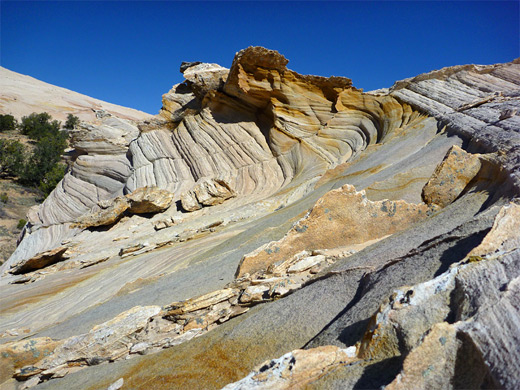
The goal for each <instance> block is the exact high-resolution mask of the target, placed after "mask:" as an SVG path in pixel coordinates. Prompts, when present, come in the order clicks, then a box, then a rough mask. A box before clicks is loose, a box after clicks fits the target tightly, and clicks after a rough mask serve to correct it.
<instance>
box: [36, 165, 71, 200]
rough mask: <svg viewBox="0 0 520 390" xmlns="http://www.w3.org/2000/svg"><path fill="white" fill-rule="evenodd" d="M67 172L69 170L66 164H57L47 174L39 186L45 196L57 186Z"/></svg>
mask: <svg viewBox="0 0 520 390" xmlns="http://www.w3.org/2000/svg"><path fill="white" fill-rule="evenodd" d="M65 172H67V166H66V165H65V164H56V165H54V166H53V167H52V168H51V170H50V171H49V172H47V173H46V174H45V176H44V177H43V179H42V180H41V181H40V185H39V186H38V188H39V189H40V191H41V192H43V193H44V195H45V197H47V196H49V194H50V193H51V192H52V190H53V189H54V188H56V186H57V185H58V183H59V182H60V180H61V179H63V176H65Z"/></svg>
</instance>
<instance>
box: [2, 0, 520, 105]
mask: <svg viewBox="0 0 520 390" xmlns="http://www.w3.org/2000/svg"><path fill="white" fill-rule="evenodd" d="M0 13H1V47H0V51H1V58H0V60H1V65H2V66H4V67H6V68H8V69H11V70H14V71H16V72H19V73H23V74H28V75H30V76H33V77H35V78H38V79H40V80H43V81H46V82H48V83H51V84H55V85H58V86H61V87H65V88H68V89H71V90H74V91H77V92H80V93H84V94H86V95H89V96H92V97H95V98H99V99H102V100H106V101H109V102H111V103H116V104H120V105H123V106H128V107H133V108H137V109H140V110H143V111H146V112H149V113H152V114H156V113H157V112H158V110H159V109H160V107H161V95H162V94H163V93H165V92H167V91H168V90H169V89H170V88H171V86H172V85H173V84H176V83H179V82H181V81H182V80H183V79H182V75H181V74H180V73H179V65H180V63H181V62H182V61H204V62H216V63H218V64H220V65H222V66H226V67H229V66H230V65H231V61H232V59H233V56H234V54H235V52H236V51H238V50H240V49H243V48H245V47H247V46H251V45H261V46H265V47H268V48H270V49H276V50H278V51H280V52H281V53H282V54H284V55H285V56H286V57H287V58H288V59H289V60H290V62H289V65H288V67H289V68H290V69H293V70H295V71H297V72H299V73H303V74H318V75H322V76H330V75H335V76H346V77H349V78H351V79H352V80H353V83H354V85H355V86H356V87H359V88H364V89H365V90H371V89H377V88H381V87H389V86H391V85H392V84H393V82H394V81H395V80H398V79H402V78H406V77H410V76H415V75H417V74H419V73H423V72H427V71H430V70H433V69H439V68H441V67H444V66H449V65H458V64H466V63H479V64H491V63H496V62H507V61H511V60H513V59H514V58H516V57H519V56H520V53H519V50H520V49H519V36H520V31H519V23H520V22H519V20H520V11H519V2H518V1H489V2H488V1H477V2H471V1H457V2H446V1H436V2H422V1H421V2H419V1H417V2H414V1H405V2H390V1H384V2H383V1H381V2H350V1H349V2H339V1H336V2H217V1H213V2H193V1H192V2H174V1H163V2H152V1H147V2H139V1H131V2H128V1H110V2H94V1H88V2H87V1H86V2H79V1H78V2H77V1H63V2H48V1H38V2H30V1H4V0H1V1H0Z"/></svg>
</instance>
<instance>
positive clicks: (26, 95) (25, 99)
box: [0, 67, 152, 121]
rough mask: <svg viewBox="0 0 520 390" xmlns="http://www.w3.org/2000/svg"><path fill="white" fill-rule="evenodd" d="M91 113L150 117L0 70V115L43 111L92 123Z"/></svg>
mask: <svg viewBox="0 0 520 390" xmlns="http://www.w3.org/2000/svg"><path fill="white" fill-rule="evenodd" d="M94 110H105V111H108V112H109V113H111V114H113V115H115V116H118V117H120V118H124V119H132V120H142V119H146V118H150V117H152V115H150V114H147V113H145V112H142V111H138V110H134V109H133V108H127V107H122V106H118V105H116V104H111V103H107V102H104V101H102V100H98V99H94V98H91V97H89V96H86V95H82V94H80V93H77V92H73V91H70V90H68V89H65V88H61V87H57V86H55V85H52V84H48V83H45V82H43V81H40V80H37V79H35V78H33V77H30V76H25V75H22V74H19V73H16V72H13V71H11V70H9V69H6V68H3V67H0V114H11V115H14V116H15V117H16V118H18V119H20V118H21V117H22V116H25V115H29V114H31V113H33V112H44V111H45V112H48V113H49V114H50V115H51V116H52V117H53V118H54V119H58V120H60V121H65V120H66V119H67V115H68V114H74V115H76V116H77V117H79V118H80V119H81V120H83V121H94V120H95V119H96V115H95V112H94Z"/></svg>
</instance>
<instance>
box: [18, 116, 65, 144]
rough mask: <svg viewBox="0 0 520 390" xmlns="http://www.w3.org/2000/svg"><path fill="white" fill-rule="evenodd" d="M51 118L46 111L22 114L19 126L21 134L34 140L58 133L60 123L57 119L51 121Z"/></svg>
mask: <svg viewBox="0 0 520 390" xmlns="http://www.w3.org/2000/svg"><path fill="white" fill-rule="evenodd" d="M51 119H52V117H51V116H50V115H49V114H48V113H46V112H42V113H41V114H36V113H32V114H31V115H29V116H24V117H23V118H22V124H21V126H20V129H21V130H22V134H24V135H27V136H28V137H30V138H32V139H34V140H39V139H41V138H44V137H48V136H55V135H56V134H59V132H60V127H61V123H60V122H59V121H57V120H54V121H52V122H51Z"/></svg>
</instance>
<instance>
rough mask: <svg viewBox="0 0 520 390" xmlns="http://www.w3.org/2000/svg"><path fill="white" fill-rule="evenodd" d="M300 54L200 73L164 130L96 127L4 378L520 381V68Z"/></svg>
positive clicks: (33, 234)
mask: <svg viewBox="0 0 520 390" xmlns="http://www.w3.org/2000/svg"><path fill="white" fill-rule="evenodd" d="M287 63H288V60H287V59H285V58H284V57H283V56H282V55H281V54H279V53H278V52H276V51H271V50H267V49H264V48H259V47H252V48H248V49H245V50H242V51H240V52H239V53H237V55H236V56H235V59H234V61H233V64H232V66H231V68H230V69H229V70H228V69H225V68H222V67H220V66H218V65H216V64H201V63H184V64H183V66H182V67H181V71H182V72H183V74H184V76H185V79H186V81H185V82H184V83H182V84H179V85H176V86H174V87H173V88H172V89H171V91H169V92H168V93H167V94H165V95H164V96H163V108H162V110H161V112H160V113H159V115H158V116H156V117H155V118H151V119H145V120H144V121H141V122H133V121H130V120H128V119H123V118H121V117H118V116H116V115H106V116H105V117H104V118H103V119H102V123H98V124H88V123H83V124H82V126H81V127H80V128H79V129H77V130H76V131H75V133H74V134H73V135H72V140H73V146H74V148H75V152H74V153H73V154H72V155H71V157H70V158H71V164H72V168H71V170H70V171H69V172H68V173H67V175H66V177H65V178H64V179H63V181H62V182H61V183H60V185H59V186H58V187H57V188H56V190H55V191H54V192H53V193H52V194H51V196H49V198H47V200H46V201H45V202H44V203H43V204H42V205H40V206H39V207H38V208H35V209H33V210H31V212H30V215H29V223H28V225H27V226H26V228H25V235H24V237H23V239H22V240H21V242H20V245H19V246H18V248H17V250H16V251H15V253H14V254H13V255H12V256H11V258H10V259H9V261H8V262H6V263H5V264H4V265H3V266H2V268H1V272H2V275H1V277H0V289H2V295H1V298H0V302H1V307H2V309H1V310H2V318H1V320H0V329H1V330H2V331H3V333H2V335H1V336H2V338H1V339H0V342H2V345H0V350H1V351H2V359H3V362H2V367H5V368H3V369H2V372H1V378H2V380H4V381H5V382H4V386H11V387H31V386H36V385H37V388H42V389H44V388H53V389H55V388H71V386H73V387H76V388H78V386H79V388H107V387H109V386H111V385H112V388H121V386H122V388H221V387H224V386H226V388H228V389H235V388H236V389H248V388H295V387H296V388H301V387H305V386H310V387H313V388H314V387H315V388H342V389H343V388H367V387H368V388H376V387H380V386H388V387H390V388H408V387H414V386H415V385H417V384H419V385H420V386H422V387H443V388H444V387H447V388H450V387H482V386H484V387H486V386H487V387H504V388H515V387H516V386H517V385H518V384H519V383H520V368H519V367H518V365H517V364H516V363H515V362H517V361H519V360H518V358H519V356H517V355H518V351H519V349H518V348H517V346H518V330H517V329H516V327H515V323H516V322H515V321H516V319H517V318H518V316H519V310H520V309H519V307H520V306H519V301H518V294H515V291H516V290H515V289H516V286H517V284H518V283H517V278H518V273H519V272H520V267H519V266H518V261H519V260H520V249H519V247H518V244H519V241H520V239H519V237H520V236H519V233H518V231H519V229H518V228H519V227H520V225H519V222H518V221H519V214H518V207H519V206H518V195H519V194H520V158H519V153H520V149H519V145H520V135H519V129H520V117H519V116H518V115H516V112H518V110H519V109H520V64H519V63H517V61H516V62H512V63H507V64H498V65H492V66H473V65H471V66H456V67H451V68H445V69H442V70H440V71H434V72H431V73H428V74H425V75H420V76H417V77H415V78H413V79H408V80H403V81H400V82H397V83H396V84H395V85H394V86H393V87H392V88H390V89H389V90H388V91H383V90H379V91H375V92H372V93H363V92H362V91H360V90H357V89H356V88H354V87H353V86H352V84H351V81H350V80H349V79H346V78H340V77H330V78H324V77H319V76H302V75H300V74H298V73H296V72H294V71H291V70H289V69H288V68H287ZM26 339H28V340H26Z"/></svg>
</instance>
